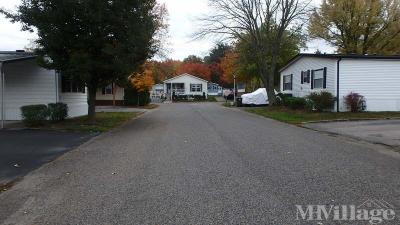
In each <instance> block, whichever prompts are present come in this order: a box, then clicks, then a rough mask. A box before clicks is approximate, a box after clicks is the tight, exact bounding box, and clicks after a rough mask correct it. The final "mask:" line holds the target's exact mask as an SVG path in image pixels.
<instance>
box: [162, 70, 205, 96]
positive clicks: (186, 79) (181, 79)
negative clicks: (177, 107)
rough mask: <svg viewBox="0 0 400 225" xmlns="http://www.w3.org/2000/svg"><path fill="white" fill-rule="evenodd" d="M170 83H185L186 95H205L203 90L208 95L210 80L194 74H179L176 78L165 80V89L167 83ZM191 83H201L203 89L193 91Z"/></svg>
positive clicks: (165, 88)
mask: <svg viewBox="0 0 400 225" xmlns="http://www.w3.org/2000/svg"><path fill="white" fill-rule="evenodd" d="M170 83H177V84H184V88H185V95H203V92H204V93H205V94H206V96H207V95H208V90H207V83H208V82H207V81H205V80H202V79H199V78H197V77H195V76H193V75H189V74H184V75H181V76H177V77H176V78H172V79H169V80H166V81H164V90H167V84H170ZM191 84H196V85H201V91H198V89H196V90H194V91H192V90H191Z"/></svg>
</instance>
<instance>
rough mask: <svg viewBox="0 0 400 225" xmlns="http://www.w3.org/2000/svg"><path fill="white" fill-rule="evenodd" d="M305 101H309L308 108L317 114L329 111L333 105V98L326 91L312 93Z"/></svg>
mask: <svg viewBox="0 0 400 225" xmlns="http://www.w3.org/2000/svg"><path fill="white" fill-rule="evenodd" d="M307 99H309V100H310V101H311V103H310V104H309V105H308V108H311V109H313V110H316V111H318V112H322V111H330V110H332V109H333V106H334V105H335V101H336V100H335V97H334V96H333V95H332V94H331V93H330V92H327V91H321V92H313V93H311V94H310V95H309V96H308V97H307Z"/></svg>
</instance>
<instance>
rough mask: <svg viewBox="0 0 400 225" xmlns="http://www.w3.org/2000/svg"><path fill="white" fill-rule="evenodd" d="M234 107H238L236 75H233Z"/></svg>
mask: <svg viewBox="0 0 400 225" xmlns="http://www.w3.org/2000/svg"><path fill="white" fill-rule="evenodd" d="M233 105H236V74H233Z"/></svg>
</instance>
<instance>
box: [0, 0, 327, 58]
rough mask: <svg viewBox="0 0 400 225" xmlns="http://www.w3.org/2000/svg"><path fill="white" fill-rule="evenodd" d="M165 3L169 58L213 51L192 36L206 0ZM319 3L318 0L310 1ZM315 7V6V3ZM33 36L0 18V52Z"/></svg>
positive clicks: (11, 4)
mask: <svg viewBox="0 0 400 225" xmlns="http://www.w3.org/2000/svg"><path fill="white" fill-rule="evenodd" d="M159 1H160V2H163V3H166V5H167V8H168V12H169V24H170V27H169V38H168V45H167V47H168V49H169V54H168V57H169V58H173V59H183V58H185V57H186V56H188V55H191V54H194V55H199V56H205V55H206V54H207V53H208V52H209V50H210V49H211V48H212V46H213V45H214V43H215V41H216V40H211V39H208V40H201V41H198V40H196V41H192V38H191V34H193V32H195V31H196V30H197V29H198V27H196V22H195V21H196V18H198V17H200V16H201V15H203V14H206V13H207V12H209V8H208V4H207V0H159ZM313 1H314V2H319V1H320V0H313ZM19 3H20V0H8V1H5V0H1V1H0V7H3V8H6V9H11V10H12V9H15V7H16V6H17V5H18V4H19ZM314 4H316V3H314ZM35 37H36V35H35V34H32V33H29V32H23V31H21V25H20V24H12V23H10V22H8V21H7V20H6V19H5V18H4V17H3V16H0V50H3V51H4V50H12V51H13V50H16V49H24V48H25V47H26V46H28V45H29V43H30V42H31V41H32V40H34V39H35ZM308 47H309V49H308V50H305V52H315V51H316V49H320V50H321V51H323V52H328V53H332V51H333V48H331V47H329V46H327V45H326V44H325V43H324V42H322V41H313V42H310V43H309V44H308Z"/></svg>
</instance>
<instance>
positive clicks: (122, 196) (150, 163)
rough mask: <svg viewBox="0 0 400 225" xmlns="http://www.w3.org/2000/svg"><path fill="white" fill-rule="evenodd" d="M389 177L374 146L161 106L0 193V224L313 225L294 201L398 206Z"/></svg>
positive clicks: (391, 170) (399, 182)
mask: <svg viewBox="0 0 400 225" xmlns="http://www.w3.org/2000/svg"><path fill="white" fill-rule="evenodd" d="M399 173H400V157H399V154H398V153H394V152H391V151H388V150H385V149H384V148H383V147H381V146H376V145H372V144H366V143H359V142H357V141H352V140H348V139H345V138H341V137H335V136H329V135H327V134H323V133H319V132H316V131H312V130H308V129H304V128H299V127H296V126H292V125H288V124H284V123H280V122H276V121H273V120H269V119H265V118H261V117H259V116H255V115H251V114H248V113H246V112H242V111H240V110H236V109H229V108H224V107H222V106H219V105H217V104H213V103H210V104H209V103H204V104H190V103H188V104H168V105H162V106H161V107H160V108H159V109H157V110H155V111H152V112H150V113H147V114H145V115H144V116H142V117H140V118H139V119H137V120H134V121H132V122H131V123H129V124H127V125H126V126H124V127H122V128H120V129H117V130H115V131H113V132H111V133H107V134H104V135H101V136H99V137H97V138H95V139H93V140H92V141H90V142H89V143H86V144H85V145H83V146H81V147H80V148H78V149H76V150H74V151H71V152H69V153H67V154H65V155H64V156H62V157H61V158H59V159H57V160H56V161H54V162H52V163H50V164H47V165H45V166H44V167H42V168H40V169H38V170H36V171H34V172H32V173H30V174H29V175H28V176H26V177H25V178H24V179H23V180H22V181H21V182H19V183H18V184H17V185H16V186H14V187H13V188H12V190H10V191H7V192H4V193H2V194H0V224H1V223H2V224H18V225H23V224H30V225H31V224H38V225H39V224H40V225H42V224H54V225H62V224H93V225H97V224H277V225H289V224H317V222H315V221H313V222H304V221H302V220H297V219H296V215H297V210H296V206H295V205H330V204H333V205H360V204H362V203H363V202H365V201H367V200H374V199H378V200H382V199H383V200H385V201H386V202H388V203H390V204H391V205H393V206H394V207H398V206H400V188H399V187H400V177H399ZM398 215H399V214H398ZM323 224H339V223H325V222H324V223H323ZM349 224H356V223H349ZM363 224H364V225H365V223H363ZM387 224H399V223H398V221H397V222H395V221H391V222H390V223H387Z"/></svg>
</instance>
